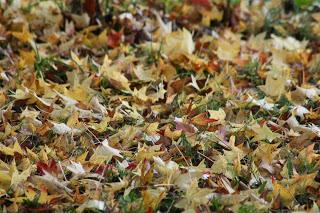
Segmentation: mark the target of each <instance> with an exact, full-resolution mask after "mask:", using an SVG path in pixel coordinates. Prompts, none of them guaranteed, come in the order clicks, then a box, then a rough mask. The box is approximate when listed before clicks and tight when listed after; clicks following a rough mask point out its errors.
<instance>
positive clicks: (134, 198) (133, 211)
mask: <svg viewBox="0 0 320 213" xmlns="http://www.w3.org/2000/svg"><path fill="white" fill-rule="evenodd" d="M139 194H140V193H139V190H131V191H130V193H129V194H128V195H125V196H124V195H121V196H120V197H119V199H118V200H119V207H120V212H121V213H129V212H130V213H140V212H143V205H142V200H141V196H140V195H139Z"/></svg>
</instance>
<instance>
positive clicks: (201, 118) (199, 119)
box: [191, 112, 217, 126]
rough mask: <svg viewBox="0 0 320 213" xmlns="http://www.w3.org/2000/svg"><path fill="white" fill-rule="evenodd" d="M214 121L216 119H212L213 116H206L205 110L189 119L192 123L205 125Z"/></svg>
mask: <svg viewBox="0 0 320 213" xmlns="http://www.w3.org/2000/svg"><path fill="white" fill-rule="evenodd" d="M215 121H217V120H216V119H213V118H208V113H207V112H204V113H201V114H199V115H197V116H195V117H193V118H192V119H191V123H193V124H194V125H198V126H206V125H208V123H212V122H215Z"/></svg>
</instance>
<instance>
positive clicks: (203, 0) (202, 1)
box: [191, 0, 212, 9]
mask: <svg viewBox="0 0 320 213" xmlns="http://www.w3.org/2000/svg"><path fill="white" fill-rule="evenodd" d="M191 4H194V5H199V6H201V7H205V8H206V9H211V8H212V5H211V2H210V0H191Z"/></svg>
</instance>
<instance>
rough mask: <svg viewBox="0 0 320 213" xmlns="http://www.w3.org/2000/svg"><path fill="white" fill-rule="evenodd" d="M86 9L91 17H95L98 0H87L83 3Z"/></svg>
mask: <svg viewBox="0 0 320 213" xmlns="http://www.w3.org/2000/svg"><path fill="white" fill-rule="evenodd" d="M83 8H84V10H85V11H86V12H87V13H88V15H89V16H90V17H93V16H94V15H95V14H96V12H97V2H96V0H85V2H84V4H83Z"/></svg>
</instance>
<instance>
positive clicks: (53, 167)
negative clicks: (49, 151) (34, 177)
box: [37, 160, 59, 175]
mask: <svg viewBox="0 0 320 213" xmlns="http://www.w3.org/2000/svg"><path fill="white" fill-rule="evenodd" d="M37 171H38V172H39V173H40V175H44V172H45V171H46V172H49V173H55V174H57V173H59V170H58V166H57V163H56V161H55V160H50V162H49V164H46V163H44V162H41V161H39V162H37Z"/></svg>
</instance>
